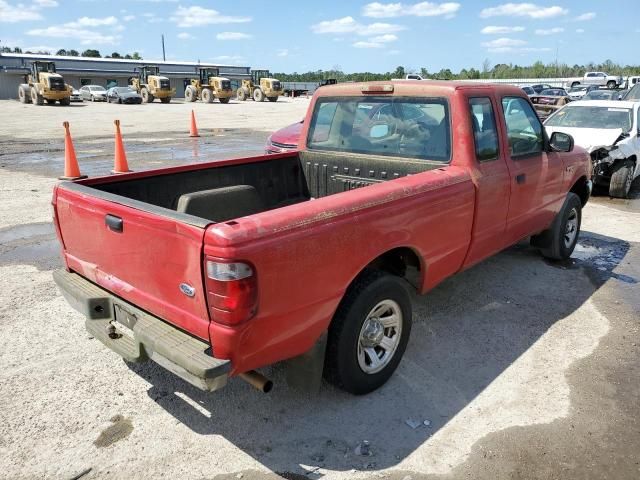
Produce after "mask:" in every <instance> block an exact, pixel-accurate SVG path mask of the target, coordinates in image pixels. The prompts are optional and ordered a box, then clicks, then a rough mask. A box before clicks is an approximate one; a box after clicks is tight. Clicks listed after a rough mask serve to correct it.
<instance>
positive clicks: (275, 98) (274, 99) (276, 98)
mask: <svg viewBox="0 0 640 480" xmlns="http://www.w3.org/2000/svg"><path fill="white" fill-rule="evenodd" d="M267 100H269V101H270V102H277V101H278V97H267Z"/></svg>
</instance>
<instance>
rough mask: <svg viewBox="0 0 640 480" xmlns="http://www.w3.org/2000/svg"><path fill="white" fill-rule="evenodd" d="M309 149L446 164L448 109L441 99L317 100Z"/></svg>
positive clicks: (341, 98) (368, 98)
mask: <svg viewBox="0 0 640 480" xmlns="http://www.w3.org/2000/svg"><path fill="white" fill-rule="evenodd" d="M307 146H308V148H309V149H310V150H330V151H334V152H349V153H364V154H371V155H381V156H390V157H411V158H420V159H424V160H434V161H439V162H448V161H449V158H450V156H451V143H450V128H449V108H448V104H447V101H446V100H445V99H444V98H424V97H421V98H408V97H340V98H332V97H326V98H321V99H319V100H318V102H317V103H316V106H315V109H314V112H313V116H312V118H311V125H310V128H309V136H308V138H307Z"/></svg>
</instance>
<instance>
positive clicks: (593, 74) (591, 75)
mask: <svg viewBox="0 0 640 480" xmlns="http://www.w3.org/2000/svg"><path fill="white" fill-rule="evenodd" d="M595 76H596V74H595V73H587V78H591V77H595Z"/></svg>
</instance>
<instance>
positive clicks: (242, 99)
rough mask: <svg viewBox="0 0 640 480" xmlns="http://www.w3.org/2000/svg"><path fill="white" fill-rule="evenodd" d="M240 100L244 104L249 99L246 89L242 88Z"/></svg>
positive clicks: (239, 93)
mask: <svg viewBox="0 0 640 480" xmlns="http://www.w3.org/2000/svg"><path fill="white" fill-rule="evenodd" d="M237 96H238V100H240V101H241V102H244V101H245V100H246V99H247V93H246V92H245V91H244V88H242V87H240V88H239V89H238V92H237Z"/></svg>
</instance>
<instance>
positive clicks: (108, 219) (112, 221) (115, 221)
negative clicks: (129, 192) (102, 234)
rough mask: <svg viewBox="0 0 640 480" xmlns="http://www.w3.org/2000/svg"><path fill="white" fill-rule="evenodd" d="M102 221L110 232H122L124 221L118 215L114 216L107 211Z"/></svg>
mask: <svg viewBox="0 0 640 480" xmlns="http://www.w3.org/2000/svg"><path fill="white" fill-rule="evenodd" d="M104 223H105V225H106V226H107V227H109V230H111V231H112V232H117V233H122V229H123V227H124V222H123V221H122V219H121V218H120V217H116V216H115V215H111V214H110V213H109V214H107V215H105V217H104Z"/></svg>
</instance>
